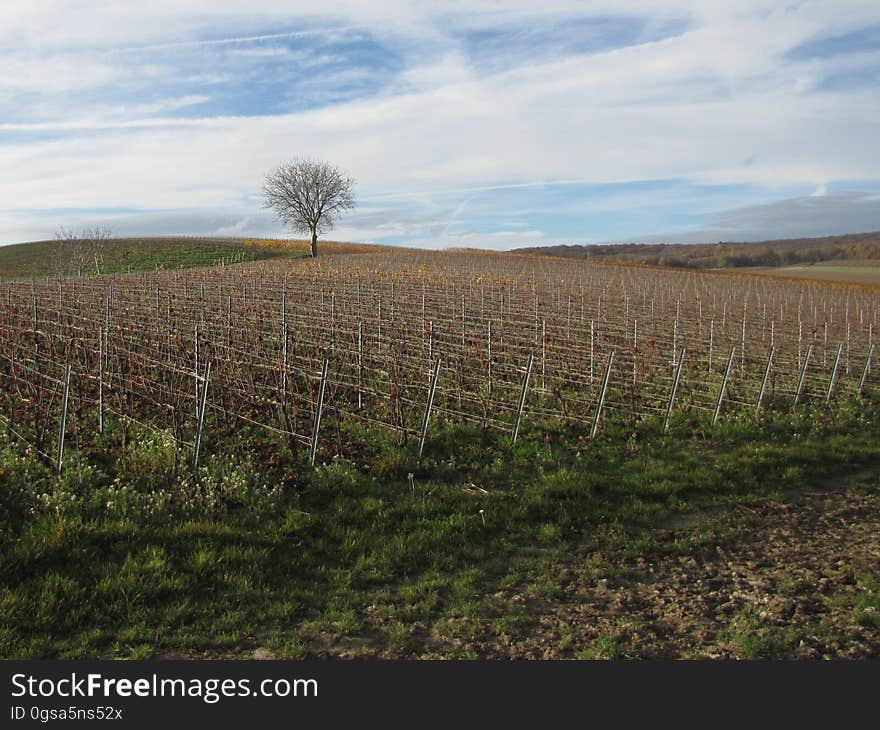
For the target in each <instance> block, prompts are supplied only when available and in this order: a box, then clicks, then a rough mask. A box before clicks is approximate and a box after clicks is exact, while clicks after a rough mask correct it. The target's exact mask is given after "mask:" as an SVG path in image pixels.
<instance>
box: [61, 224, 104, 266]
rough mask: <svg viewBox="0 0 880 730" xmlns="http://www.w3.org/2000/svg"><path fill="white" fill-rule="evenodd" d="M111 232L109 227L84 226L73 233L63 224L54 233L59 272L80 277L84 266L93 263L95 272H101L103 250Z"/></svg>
mask: <svg viewBox="0 0 880 730" xmlns="http://www.w3.org/2000/svg"><path fill="white" fill-rule="evenodd" d="M111 236H112V234H111V232H110V229H109V228H99V227H98V226H95V227H94V228H86V229H84V230H82V231H81V232H80V233H74V232H73V231H72V230H70V229H69V228H64V227H63V226H62V227H61V228H59V229H58V230H57V231H56V233H55V262H56V264H55V265H56V266H57V267H58V270H59V273H61V274H62V275H67V276H73V275H74V274H76V276H78V277H82V276H83V274H84V273H85V270H86V267H87V266H89V265H91V264H92V263H94V266H95V273H96V274H101V269H102V267H103V266H104V252H105V250H106V248H107V244H108V243H109V242H110V238H111Z"/></svg>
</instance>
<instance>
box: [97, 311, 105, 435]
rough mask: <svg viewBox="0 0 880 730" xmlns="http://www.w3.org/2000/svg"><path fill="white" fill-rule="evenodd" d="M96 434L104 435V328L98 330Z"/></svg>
mask: <svg viewBox="0 0 880 730" xmlns="http://www.w3.org/2000/svg"><path fill="white" fill-rule="evenodd" d="M98 433H104V328H103V327H99V328H98Z"/></svg>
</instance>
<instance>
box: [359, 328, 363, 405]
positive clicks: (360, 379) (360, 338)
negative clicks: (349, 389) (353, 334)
mask: <svg viewBox="0 0 880 730" xmlns="http://www.w3.org/2000/svg"><path fill="white" fill-rule="evenodd" d="M357 363H358V410H360V409H361V408H363V406H364V323H363V322H358V357H357Z"/></svg>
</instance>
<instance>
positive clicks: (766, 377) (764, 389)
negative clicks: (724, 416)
mask: <svg viewBox="0 0 880 730" xmlns="http://www.w3.org/2000/svg"><path fill="white" fill-rule="evenodd" d="M775 354H776V348H775V347H771V348H770V354H769V355H767V365H766V366H765V367H764V378H763V379H762V380H761V389H760V390H759V391H758V400H757V402H756V403H755V415H756V416H757V415H758V414H759V413H760V412H761V403H763V401H764V394H765V393H766V392H767V381H768V380H769V379H770V368H771V367H772V365H773V356H774V355H775Z"/></svg>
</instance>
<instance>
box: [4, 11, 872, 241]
mask: <svg viewBox="0 0 880 730" xmlns="http://www.w3.org/2000/svg"><path fill="white" fill-rule="evenodd" d="M0 69H2V73H0V173H2V174H0V244H8V243H15V242H21V241H28V240H38V239H47V238H52V237H53V235H54V233H55V232H56V231H57V230H58V229H59V227H62V226H63V227H65V228H70V229H75V230H76V229H79V228H86V227H93V226H98V225H100V226H104V227H108V228H110V230H111V231H112V232H113V233H114V235H119V236H128V235H178V234H182V235H216V236H261V237H262V236H271V237H282V236H292V235H293V234H292V233H291V232H290V231H285V229H284V228H283V226H281V225H280V224H279V223H278V222H277V220H276V219H275V218H274V217H273V215H272V213H271V212H270V211H268V210H267V209H265V208H264V207H263V205H262V198H261V194H260V188H261V185H262V181H263V178H264V177H265V175H266V173H267V172H269V171H270V170H271V169H273V168H274V167H276V166H277V165H278V164H279V163H281V162H284V161H286V160H289V159H292V158H295V157H304V156H305V157H311V158H313V159H320V160H326V161H328V162H331V163H333V164H335V165H337V166H339V167H340V168H341V169H342V170H343V171H344V172H346V173H347V174H349V175H351V176H352V177H354V178H355V180H356V181H357V184H356V188H355V191H356V196H357V200H358V205H357V208H356V209H355V210H354V211H352V212H350V213H349V214H347V215H345V216H344V217H343V218H341V219H340V220H339V222H338V224H337V227H336V229H335V230H334V231H333V232H332V233H330V234H328V237H330V238H333V239H336V240H349V241H364V242H377V243H389V244H400V245H408V246H416V247H424V248H446V247H458V246H475V247H481V248H494V249H509V248H515V247H519V246H535V245H551V244H557V243H569V244H590V243H601V242H608V241H663V240H667V241H680V242H712V241H719V240H727V241H744V240H761V239H766V238H784V237H802V236H821V235H831V234H839V233H851V232H861V231H869V230H880V3H877V2H876V0H870V1H863V0H826V1H824V2H810V1H809V0H805V1H803V2H785V1H784V0H768V1H763V0H754V1H753V0H739V1H738V2H729V1H728V0H719V1H717V2H715V1H713V0H699V1H687V0H651V1H647V0H643V1H642V2H635V1H632V0H614V1H612V0H596V1H595V2H594V1H593V0H542V2H540V3H536V2H534V0H528V1H526V0H498V1H489V0H483V1H481V2H480V1H476V0H472V1H470V2H464V1H461V2H455V0H451V1H447V2H418V1H415V2H413V1H410V2H403V0H376V1H371V2H369V3H368V2H363V1H362V0H337V1H336V2H332V3H331V2H326V0H322V1H321V2H317V1H316V0H297V1H296V2H288V3H281V2H277V0H150V2H143V3H142V2H137V3H135V2H119V1H118V0H0Z"/></svg>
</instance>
